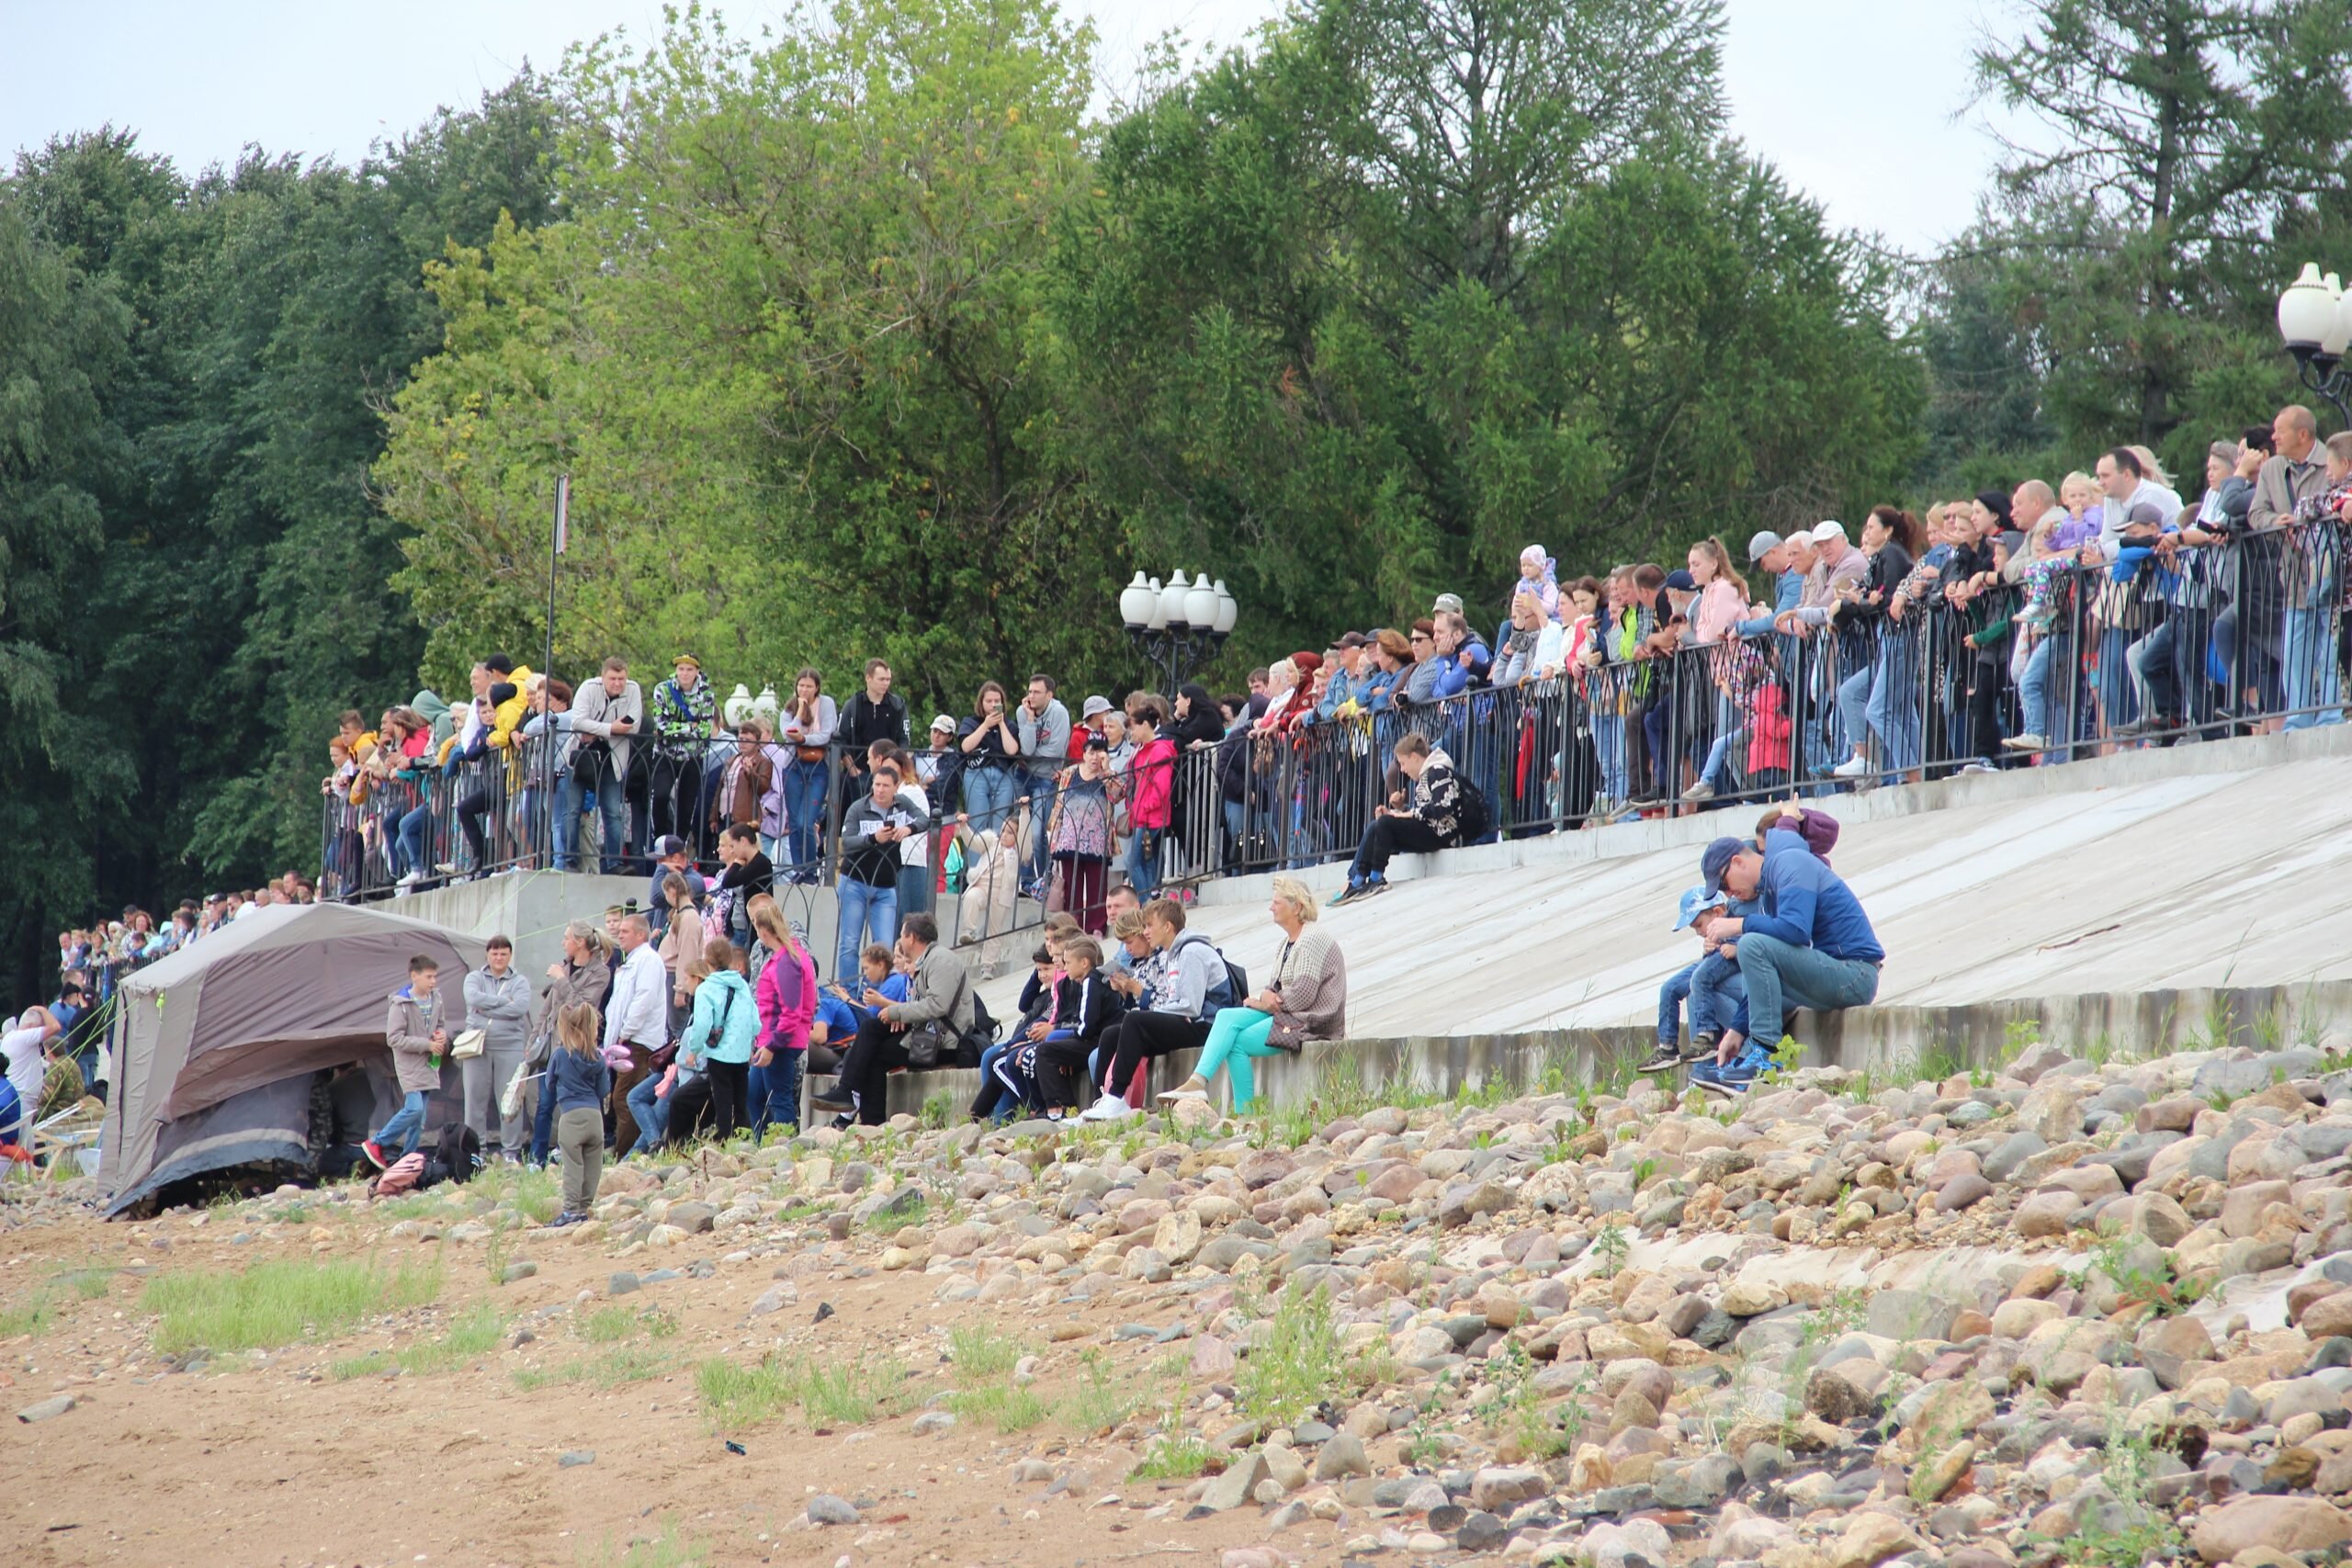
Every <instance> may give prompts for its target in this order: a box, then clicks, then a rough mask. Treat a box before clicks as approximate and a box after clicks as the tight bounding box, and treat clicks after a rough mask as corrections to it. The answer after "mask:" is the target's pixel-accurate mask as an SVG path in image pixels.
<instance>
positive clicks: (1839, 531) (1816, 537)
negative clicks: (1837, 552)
mask: <svg viewBox="0 0 2352 1568" xmlns="http://www.w3.org/2000/svg"><path fill="white" fill-rule="evenodd" d="M1845 536H1846V525H1844V524H1843V523H1840V522H1838V521H1837V520H1836V519H1834V518H1833V519H1831V520H1830V521H1829V522H1826V523H1816V524H1815V525H1813V542H1814V543H1815V544H1816V545H1818V544H1821V543H1823V542H1825V541H1826V540H1829V539H1842V538H1844V537H1845Z"/></svg>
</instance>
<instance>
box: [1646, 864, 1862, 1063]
mask: <svg viewBox="0 0 2352 1568" xmlns="http://www.w3.org/2000/svg"><path fill="white" fill-rule="evenodd" d="M1699 870H1700V874H1701V875H1702V878H1703V879H1704V881H1705V885H1706V890H1707V894H1708V895H1709V896H1710V897H1712V896H1713V895H1714V894H1715V893H1718V892H1721V893H1724V894H1726V895H1728V896H1729V897H1732V898H1734V899H1741V900H1748V899H1752V900H1754V901H1755V902H1756V903H1757V905H1758V908H1757V909H1756V911H1755V912H1754V913H1752V914H1749V915H1747V916H1746V917H1745V918H1741V917H1727V918H1725V919H1721V920H1718V921H1716V922H1715V924H1714V927H1713V930H1712V931H1710V932H1709V933H1708V934H1709V936H1710V938H1711V939H1712V940H1713V941H1715V942H1719V943H1720V942H1732V943H1733V944H1734V946H1733V951H1734V953H1735V954H1736V956H1737V958H1738V960H1739V973H1740V977H1741V978H1742V979H1744V980H1745V981H1746V982H1747V1007H1746V1008H1745V1009H1744V1010H1742V1011H1741V1012H1740V1013H1737V1014H1735V1015H1734V1017H1733V1020H1732V1025H1731V1027H1730V1028H1729V1029H1726V1030H1725V1031H1724V1036H1723V1039H1722V1041H1721V1043H1719V1044H1718V1045H1717V1047H1716V1055H1715V1062H1716V1065H1715V1066H1713V1068H1712V1069H1710V1068H1708V1067H1707V1065H1706V1064H1704V1063H1701V1064H1700V1065H1699V1066H1695V1067H1693V1068H1692V1069H1691V1081H1692V1082H1693V1083H1695V1084H1697V1085H1699V1087H1700V1088H1701V1089H1706V1090H1707V1091H1709V1092H1710V1093H1714V1094H1721V1095H1726V1096H1728V1095H1736V1094H1738V1093H1740V1092H1742V1091H1743V1090H1745V1089H1747V1086H1748V1085H1749V1084H1751V1083H1753V1082H1754V1081H1755V1080H1756V1077H1757V1076H1758V1074H1759V1073H1761V1072H1762V1071H1763V1070H1764V1069H1765V1068H1766V1067H1768V1066H1770V1065H1771V1045H1768V1044H1766V1043H1765V1042H1768V1041H1769V1042H1771V1043H1772V1044H1778V1043H1780V1042H1781V1039H1782V1037H1783V1024H1782V1021H1783V1016H1784V1014H1785V1012H1786V1010H1787V1009H1789V1008H1792V1007H1804V1008H1812V1009H1813V1010H1815V1011H1827V1010H1831V1009H1834V1008H1852V1007H1861V1006H1864V1005H1866V1004H1867V1003H1869V1002H1870V1001H1871V1000H1872V999H1873V998H1876V997H1877V995H1878V980H1879V969H1880V966H1881V965H1882V964H1884V963H1885V962H1886V950H1885V949H1884V948H1883V947H1882V946H1880V945H1879V940H1878V934H1877V933H1876V932H1875V931H1872V930H1871V921H1870V917H1869V916H1868V915H1866V914H1864V913H1863V912H1862V905H1861V900H1860V899H1859V898H1857V897H1854V891H1853V889H1852V888H1850V887H1848V886H1846V884H1845V882H1844V881H1843V880H1841V879H1840V878H1839V877H1838V874H1837V873H1836V872H1834V871H1832V870H1830V869H1829V866H1828V865H1827V863H1825V862H1823V861H1822V860H1820V859H1819V858H1817V857H1816V856H1815V854H1814V852H1813V851H1812V850H1811V848H1809V847H1808V846H1807V845H1806V843H1805V841H1804V836H1803V835H1802V834H1799V833H1796V832H1792V831H1785V830H1775V831H1772V832H1770V833H1767V834H1766V835H1765V836H1764V851H1763V852H1762V853H1761V854H1758V852H1757V850H1756V846H1755V845H1754V844H1753V843H1750V842H1747V841H1746V840H1739V839H1717V840H1715V841H1714V842H1713V843H1712V844H1709V845H1708V846H1707V849H1706V852H1705V853H1704V854H1702V856H1701V857H1700V860H1699Z"/></svg>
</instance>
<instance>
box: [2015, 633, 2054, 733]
mask: <svg viewBox="0 0 2352 1568" xmlns="http://www.w3.org/2000/svg"><path fill="white" fill-rule="evenodd" d="M2051 646H2052V645H2051V641H2050V639H2049V638H2048V637H2043V638H2042V639H2041V641H2040V642H2038V643H2036V644H2035V645H2034V649H2033V651H2032V652H2031V653H2029V654H2027V655H2026V656H2025V673H2024V674H2022V675H2020V676H2018V705H2020V706H2021V707H2023V708H2024V710H2025V732H2026V733H2027V734H2028V735H2039V736H2041V737H2042V738H2043V739H2046V740H2048V741H2049V742H2050V744H2051V745H2052V746H2053V747H2054V746H2057V745H2060V744H2062V743H2063V738H2062V737H2059V736H2054V735H2052V734H2051V733H2050V649H2051Z"/></svg>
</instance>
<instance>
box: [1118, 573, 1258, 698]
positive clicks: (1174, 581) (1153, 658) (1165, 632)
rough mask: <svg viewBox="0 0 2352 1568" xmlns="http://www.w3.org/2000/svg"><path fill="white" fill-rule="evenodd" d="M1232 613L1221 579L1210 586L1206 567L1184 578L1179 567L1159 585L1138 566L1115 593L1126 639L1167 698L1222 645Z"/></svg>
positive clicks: (1171, 696) (1230, 600)
mask: <svg viewBox="0 0 2352 1568" xmlns="http://www.w3.org/2000/svg"><path fill="white" fill-rule="evenodd" d="M1236 613H1237V611H1236V606H1235V604H1234V603H1233V595H1232V594H1231V593H1230V592H1227V590H1226V586H1225V582H1224V580H1223V579H1219V580H1218V581H1216V583H1215V584H1214V585H1212V584H1211V583H1210V581H1209V579H1208V575H1207V574H1206V573H1205V572H1204V573H1203V574H1202V575H1201V576H1199V577H1198V578H1195V579H1193V580H1192V581H1186V579H1185V576H1184V573H1183V572H1182V570H1177V571H1173V572H1170V574H1169V577H1168V581H1166V582H1165V583H1164V584H1163V583H1162V582H1161V581H1159V579H1158V578H1156V577H1147V576H1145V575H1144V574H1143V573H1142V572H1140V571H1138V572H1136V578H1135V581H1133V582H1130V583H1128V584H1127V585H1126V587H1125V589H1123V590H1121V591H1120V593H1119V618H1120V620H1122V621H1124V622H1125V624H1126V628H1127V640H1128V641H1129V642H1130V643H1132V644H1133V645H1134V646H1135V649H1136V652H1137V653H1138V654H1140V655H1142V656H1143V658H1144V659H1145V660H1146V661H1147V662H1148V663H1149V664H1150V665H1151V667H1152V672H1153V673H1154V674H1155V675H1156V676H1158V677H1159V678H1160V680H1161V682H1162V689H1163V691H1164V693H1165V694H1166V695H1167V697H1168V699H1169V700H1170V702H1173V701H1174V700H1175V697H1176V689H1177V688H1178V687H1179V686H1182V684H1183V683H1184V681H1185V678H1186V677H1188V676H1189V675H1191V674H1192V673H1193V671H1195V670H1197V669H1199V668H1200V667H1201V666H1202V665H1204V664H1205V663H1207V662H1208V661H1209V660H1211V659H1213V658H1215V657H1216V650H1217V649H1220V648H1222V647H1224V646H1225V639H1226V638H1227V637H1230V636H1231V635H1232V633H1233V623H1234V618H1235V615H1236Z"/></svg>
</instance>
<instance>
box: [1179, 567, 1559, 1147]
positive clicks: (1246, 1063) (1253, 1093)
mask: <svg viewBox="0 0 2352 1568" xmlns="http://www.w3.org/2000/svg"><path fill="white" fill-rule="evenodd" d="M1513 597H1514V598H1518V599H1528V600H1532V599H1533V598H1534V595H1533V594H1532V593H1527V592H1522V593H1518V594H1514V595H1513ZM1272 910H1273V917H1274V924H1275V925H1277V926H1279V927H1281V928H1282V933H1283V945H1282V951H1281V952H1280V953H1278V954H1276V955H1275V958H1274V973H1273V976H1272V979H1271V980H1269V981H1268V983H1267V985H1266V988H1265V989H1264V990H1262V991H1260V992H1258V993H1257V994H1256V995H1254V996H1250V997H1244V998H1241V1000H1240V1001H1239V1002H1238V1004H1237V1005H1235V1006H1233V1007H1228V1008H1219V1009H1218V1010H1217V1011H1216V1016H1215V1017H1214V1018H1213V1019H1212V1020H1211V1021H1210V1022H1209V1035H1208V1040H1207V1042H1206V1043H1204V1044H1203V1045H1202V1047H1201V1057H1200V1060H1199V1061H1198V1062H1197V1063H1196V1064H1194V1066H1193V1073H1192V1076H1191V1077H1188V1078H1186V1079H1185V1080H1184V1081H1183V1082H1182V1083H1181V1084H1178V1085H1177V1086H1176V1087H1175V1088H1174V1089H1169V1090H1168V1091H1166V1092H1165V1093H1163V1094H1162V1095H1160V1097H1159V1098H1160V1099H1162V1100H1206V1099H1207V1098H1208V1095H1209V1090H1210V1089H1211V1088H1212V1087H1213V1086H1214V1085H1215V1084H1216V1076H1217V1074H1218V1073H1219V1072H1220V1071H1223V1072H1227V1073H1230V1074H1231V1075H1232V1076H1233V1109H1234V1111H1235V1113H1236V1114H1239V1113H1241V1112H1243V1111H1248V1110H1250V1107H1251V1106H1252V1105H1253V1104H1255V1103H1256V1101H1257V1098H1258V1084H1257V1075H1256V1071H1255V1069H1254V1068H1252V1067H1251V1066H1250V1061H1251V1059H1252V1058H1255V1057H1264V1056H1281V1055H1294V1056H1295V1055H1298V1054H1299V1052H1301V1051H1302V1050H1304V1049H1305V1048H1306V1043H1307V1042H1308V1041H1310V1040H1341V1039H1345V1038H1346V1037H1347V1032H1348V1017H1347V1014H1348V965H1347V960H1346V958H1345V956H1344V955H1343V954H1341V953H1340V944H1339V943H1338V942H1336V941H1334V940H1333V939H1332V936H1331V933H1330V932H1329V931H1325V930H1323V929H1322V928H1321V927H1319V926H1315V924H1314V922H1315V919H1316V916H1317V909H1316V908H1315V895H1314V894H1313V893H1311V892H1309V891H1307V887H1306V884H1305V883H1303V882H1300V881H1298V880H1297V879H1295V877H1288V876H1277V877H1275V878H1274V879H1273V905H1272ZM1310 928H1312V929H1310Z"/></svg>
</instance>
